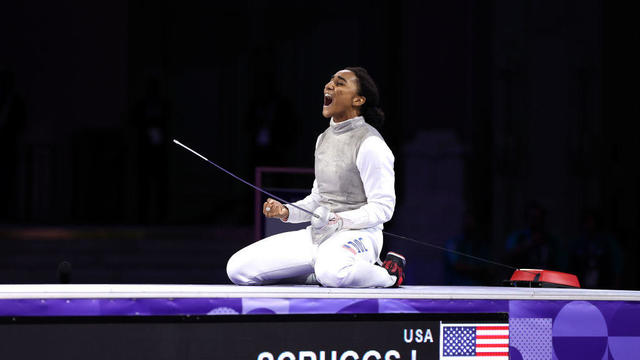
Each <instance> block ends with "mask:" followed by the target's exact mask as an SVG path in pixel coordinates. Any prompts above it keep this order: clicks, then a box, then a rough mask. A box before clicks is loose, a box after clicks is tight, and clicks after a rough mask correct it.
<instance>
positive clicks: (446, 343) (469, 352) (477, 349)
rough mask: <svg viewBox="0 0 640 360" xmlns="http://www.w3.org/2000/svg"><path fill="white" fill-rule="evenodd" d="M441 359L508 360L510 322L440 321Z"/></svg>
mask: <svg viewBox="0 0 640 360" xmlns="http://www.w3.org/2000/svg"><path fill="white" fill-rule="evenodd" d="M440 359H443V360H462V359H482V360H508V359H509V324H504V323H503V324H443V323H440Z"/></svg>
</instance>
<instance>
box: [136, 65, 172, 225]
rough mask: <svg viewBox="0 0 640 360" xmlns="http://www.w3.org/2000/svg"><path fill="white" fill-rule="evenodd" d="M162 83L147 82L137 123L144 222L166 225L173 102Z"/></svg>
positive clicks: (150, 80) (141, 203)
mask: <svg viewBox="0 0 640 360" xmlns="http://www.w3.org/2000/svg"><path fill="white" fill-rule="evenodd" d="M160 90H161V89H160V82H159V81H158V79H156V78H155V77H150V78H149V79H147V84H146V89H145V97H144V98H143V99H142V100H141V101H140V102H139V103H137V104H136V107H135V109H134V121H135V125H136V128H137V133H138V145H139V150H138V170H139V175H138V181H139V183H138V189H139V190H138V193H139V194H140V205H139V211H140V220H141V221H142V222H144V223H162V222H164V221H165V220H166V211H167V204H166V198H167V192H168V190H167V187H168V184H167V177H168V174H167V172H168V170H167V166H168V165H167V145H168V140H169V139H168V136H167V125H168V123H169V117H170V107H169V100H168V99H167V98H166V97H164V96H163V95H162V94H161V91H160Z"/></svg>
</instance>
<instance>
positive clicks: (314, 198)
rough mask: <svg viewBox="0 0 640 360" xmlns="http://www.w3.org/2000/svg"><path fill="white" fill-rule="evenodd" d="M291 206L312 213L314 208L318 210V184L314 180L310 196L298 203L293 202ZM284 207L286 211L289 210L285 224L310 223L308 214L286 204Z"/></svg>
mask: <svg viewBox="0 0 640 360" xmlns="http://www.w3.org/2000/svg"><path fill="white" fill-rule="evenodd" d="M293 204H294V205H296V206H298V207H301V208H303V209H305V210H309V211H314V210H315V209H316V208H318V206H320V193H319V192H318V182H317V181H316V180H314V181H313V187H312V189H311V194H309V195H307V197H305V198H304V199H302V200H300V201H296V202H294V203H293ZM285 206H286V207H287V209H289V218H288V219H287V221H285V222H288V223H301V222H307V221H311V215H310V214H308V213H306V212H304V211H302V210H300V209H297V208H295V207H293V206H291V205H288V204H287V205H285Z"/></svg>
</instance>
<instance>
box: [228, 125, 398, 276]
mask: <svg viewBox="0 0 640 360" xmlns="http://www.w3.org/2000/svg"><path fill="white" fill-rule="evenodd" d="M393 162H394V157H393V154H392V152H391V150H390V149H389V147H388V146H387V144H386V143H385V142H384V140H383V139H382V136H381V135H380V134H379V133H378V131H377V130H376V129H375V128H373V127H372V126H371V125H369V124H367V123H366V122H365V120H364V118H363V117H361V116H358V117H355V118H352V119H349V120H346V121H343V122H340V123H335V122H334V121H333V120H331V122H330V126H329V128H328V129H327V130H325V131H324V132H323V133H322V134H321V135H320V136H319V137H318V140H317V143H316V151H315V176H316V179H315V180H314V182H313V188H312V190H311V194H310V195H308V196H307V197H306V198H304V199H302V200H300V201H298V202H296V203H294V204H295V205H297V206H299V207H301V208H303V209H306V210H309V211H313V210H315V209H316V208H318V207H319V206H324V207H326V208H327V209H329V210H330V211H331V212H333V213H335V214H337V215H339V216H340V217H341V218H342V220H343V225H342V229H341V230H340V231H338V232H336V233H334V234H332V235H331V236H330V237H328V238H327V239H322V240H321V241H320V240H318V239H317V238H314V237H313V236H312V231H311V227H308V228H306V229H303V230H298V231H290V232H285V233H281V234H276V235H273V236H270V237H267V238H265V239H263V240H260V241H258V242H256V243H253V244H251V245H249V246H247V247H245V248H243V249H241V250H240V251H238V252H237V253H236V254H234V255H233V256H232V257H231V258H230V259H229V262H228V264H227V274H228V275H229V278H230V279H231V281H232V282H234V283H235V284H238V285H264V284H274V283H301V284H305V283H306V284H312V283H320V284H321V285H324V286H329V287H388V286H392V285H393V284H394V281H395V277H392V276H390V275H389V273H388V272H387V270H385V269H384V268H382V267H380V266H377V265H375V263H376V261H377V260H378V258H379V256H380V250H381V249H382V229H383V225H382V224H383V223H385V222H387V221H389V219H391V216H392V215H393V210H394V207H395V190H394V181H395V176H394V170H393ZM285 206H287V208H288V210H289V218H288V219H287V221H286V222H290V223H299V222H306V221H310V219H311V215H310V214H308V213H305V212H303V211H301V210H299V209H296V208H295V207H293V206H290V205H285Z"/></svg>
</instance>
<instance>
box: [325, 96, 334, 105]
mask: <svg viewBox="0 0 640 360" xmlns="http://www.w3.org/2000/svg"><path fill="white" fill-rule="evenodd" d="M332 102H333V98H332V97H331V95H329V94H324V106H329V105H331V103H332Z"/></svg>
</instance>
